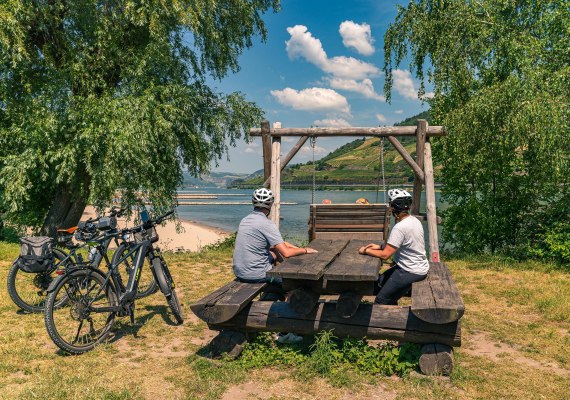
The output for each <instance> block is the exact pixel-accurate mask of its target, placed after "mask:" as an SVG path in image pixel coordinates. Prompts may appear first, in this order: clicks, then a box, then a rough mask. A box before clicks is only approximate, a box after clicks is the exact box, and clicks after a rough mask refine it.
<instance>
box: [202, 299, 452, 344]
mask: <svg viewBox="0 0 570 400" xmlns="http://www.w3.org/2000/svg"><path fill="white" fill-rule="evenodd" d="M208 326H209V327H210V329H215V330H221V329H232V330H237V331H252V332H263V331H269V332H293V333H298V334H309V335H310V334H315V333H317V332H321V331H323V330H333V333H334V335H335V336H337V337H346V336H350V337H367V338H368V339H388V340H397V341H400V342H411V343H426V344H427V343H442V344H447V345H449V346H461V325H460V321H455V322H452V323H449V324H441V325H438V324H430V323H429V322H425V321H422V320H421V319H419V318H418V317H416V316H415V315H414V314H412V313H411V311H410V307H409V306H383V305H380V304H360V305H359V307H358V309H357V310H356V312H355V313H354V315H353V316H352V317H351V318H343V317H341V316H340V315H338V313H337V311H336V304H335V303H318V304H317V307H316V308H315V309H313V311H311V312H310V313H309V314H307V315H300V314H298V313H296V312H295V311H294V310H293V308H292V307H291V305H290V304H289V303H287V302H283V301H279V302H272V301H253V302H251V303H250V305H249V306H248V307H246V308H244V309H243V310H242V311H240V312H239V313H238V314H237V315H236V316H235V317H234V318H232V319H231V320H229V321H227V322H224V323H221V324H216V325H213V324H209V325H208Z"/></svg>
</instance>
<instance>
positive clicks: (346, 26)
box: [339, 21, 374, 56]
mask: <svg viewBox="0 0 570 400" xmlns="http://www.w3.org/2000/svg"><path fill="white" fill-rule="evenodd" d="M339 33H340V36H342V44H344V45H345V47H349V48H350V47H352V48H354V49H356V51H357V52H358V53H359V54H362V55H364V56H369V55H372V54H373V53H374V46H373V43H374V39H373V38H372V34H371V32H370V25H368V24H362V25H359V24H357V23H355V22H352V21H344V22H343V23H342V24H340V28H339Z"/></svg>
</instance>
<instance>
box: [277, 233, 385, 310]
mask: <svg viewBox="0 0 570 400" xmlns="http://www.w3.org/2000/svg"><path fill="white" fill-rule="evenodd" d="M368 243H370V241H369V240H360V239H351V240H327V239H315V240H313V241H311V242H310V243H309V245H308V247H312V248H314V249H315V250H318V253H315V254H306V255H302V256H297V257H292V258H289V259H287V260H285V262H283V263H282V264H280V265H278V266H276V267H275V268H273V269H272V270H271V271H269V272H268V273H267V275H268V276H270V277H278V278H281V279H282V280H283V288H284V289H285V290H287V291H289V292H290V295H289V302H290V303H291V305H292V306H293V308H294V309H295V310H296V311H297V312H299V313H301V314H307V313H309V312H310V311H311V310H312V309H313V308H314V307H315V305H316V304H317V301H318V299H319V295H321V294H339V295H340V296H339V301H338V303H337V311H338V312H339V313H340V314H341V315H342V316H344V317H346V318H348V317H350V316H352V315H353V314H354V312H355V311H356V308H357V307H358V304H360V300H361V299H362V296H366V295H373V294H374V290H375V286H376V282H377V281H378V274H379V271H380V266H381V260H380V259H379V258H374V257H370V256H366V255H362V254H359V253H358V249H359V248H360V247H361V246H365V245H367V244H368Z"/></svg>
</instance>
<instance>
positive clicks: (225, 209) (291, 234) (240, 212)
mask: <svg viewBox="0 0 570 400" xmlns="http://www.w3.org/2000/svg"><path fill="white" fill-rule="evenodd" d="M179 193H180V194H196V195H198V194H210V195H220V197H218V198H217V199H192V200H191V201H192V203H199V204H193V205H180V206H178V210H177V211H178V215H179V217H180V218H182V219H186V220H190V221H196V222H200V223H203V224H205V225H209V226H213V227H217V228H221V229H223V230H225V231H229V232H235V231H237V228H238V226H239V222H240V220H241V219H242V218H243V217H245V216H246V215H247V214H248V213H250V212H251V210H252V206H251V197H250V196H251V193H252V190H249V189H222V188H198V189H189V190H181V191H179ZM314 194H315V203H321V202H322V201H323V200H324V199H329V200H331V201H332V202H333V203H354V202H355V201H356V199H358V198H360V197H364V198H366V199H368V201H370V202H371V203H374V202H376V201H377V199H378V202H384V198H383V195H382V193H381V192H380V193H378V198H377V193H376V191H341V190H339V191H332V190H319V191H315V193H314ZM439 198H440V196H439V192H436V206H437V207H438V209H441V208H442V207H443V208H444V206H445V205H444V204H441V202H440V201H439ZM311 199H312V192H311V190H282V191H281V201H282V202H285V203H295V204H292V205H281V218H282V220H281V224H280V230H281V233H282V235H283V237H284V239H285V240H289V241H292V242H296V243H305V242H306V241H307V238H308V234H307V229H308V226H307V221H308V219H309V204H311ZM212 203H234V204H227V205H220V204H212ZM235 203H247V204H235ZM422 204H425V193H424V194H422ZM422 212H424V210H423V207H422ZM426 232H427V230H426ZM426 236H427V235H426Z"/></svg>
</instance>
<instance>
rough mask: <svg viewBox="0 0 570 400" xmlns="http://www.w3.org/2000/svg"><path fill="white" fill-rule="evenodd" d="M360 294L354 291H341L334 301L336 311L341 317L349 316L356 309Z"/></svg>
mask: <svg viewBox="0 0 570 400" xmlns="http://www.w3.org/2000/svg"><path fill="white" fill-rule="evenodd" d="M361 300H362V295H361V294H357V293H354V292H342V293H341V294H340V296H338V300H337V302H336V312H337V313H338V315H340V316H341V317H342V318H351V317H352V316H353V315H354V314H355V313H356V310H358V306H359V305H360V301H361Z"/></svg>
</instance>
